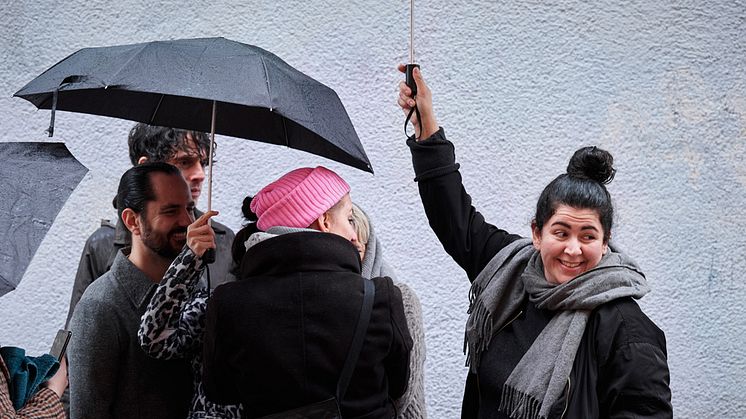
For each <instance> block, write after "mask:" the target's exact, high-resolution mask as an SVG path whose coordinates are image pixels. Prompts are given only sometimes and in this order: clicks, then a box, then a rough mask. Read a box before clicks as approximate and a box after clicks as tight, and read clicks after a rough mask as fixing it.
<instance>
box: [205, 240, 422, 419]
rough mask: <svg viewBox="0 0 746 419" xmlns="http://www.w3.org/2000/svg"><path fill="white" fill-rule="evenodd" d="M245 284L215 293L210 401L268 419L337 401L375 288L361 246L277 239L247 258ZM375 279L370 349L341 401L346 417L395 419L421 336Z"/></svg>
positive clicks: (385, 281)
mask: <svg viewBox="0 0 746 419" xmlns="http://www.w3.org/2000/svg"><path fill="white" fill-rule="evenodd" d="M240 278H241V280H240V281H237V282H234V283H231V284H226V285H223V286H221V287H220V288H218V289H217V290H215V293H214V295H213V297H212V300H211V302H210V306H209V308H208V324H207V330H208V333H207V336H206V339H205V365H206V367H205V372H206V375H205V385H206V389H207V394H208V397H211V398H216V399H218V400H221V399H223V400H222V401H224V402H226V403H228V402H236V401H240V402H241V403H243V404H244V406H247V412H249V414H250V415H251V416H252V417H258V416H263V415H267V414H270V413H275V412H279V411H284V410H288V409H291V408H295V407H298V406H302V405H306V404H310V403H313V402H317V401H321V400H325V399H327V398H329V397H332V396H334V394H335V391H336V386H337V380H338V379H339V375H340V371H341V370H342V366H343V364H344V362H345V358H346V356H347V351H348V349H349V347H350V344H351V342H352V338H353V335H354V331H355V326H356V324H357V319H358V316H359V313H360V306H361V304H362V299H363V287H364V281H366V279H364V278H363V277H362V276H361V275H360V261H359V257H358V254H357V252H356V250H355V248H354V247H353V246H352V245H351V244H350V243H349V242H348V241H346V240H344V239H343V238H341V237H339V236H336V235H333V234H324V233H317V232H299V233H291V234H285V235H281V236H277V237H275V238H272V239H269V240H265V241H263V242H261V243H259V244H257V245H255V246H253V247H252V248H251V249H249V251H247V253H246V256H245V258H244V263H243V264H242V266H241V276H240ZM374 282H375V285H376V294H375V299H374V306H373V312H372V315H371V319H370V323H369V326H368V328H367V333H366V335H365V341H364V344H363V349H362V351H361V353H360V357H359V360H358V363H357V366H356V368H355V370H354V373H353V375H352V378H351V380H350V385H349V387H348V390H347V392H346V395H345V397H344V398H343V400H342V401H341V403H340V408H341V410H342V413H343V415H344V417H345V418H348V417H349V418H358V417H361V418H362V417H370V418H379V417H393V416H394V415H395V412H394V407H393V404H392V402H391V399H394V398H397V397H400V396H401V395H402V394H403V393H404V390H405V389H406V383H407V371H408V362H409V350H410V348H411V338H410V337H409V332H408V331H407V328H406V319H405V317H404V312H403V308H402V303H401V293H400V292H399V290H398V289H397V288H396V287H395V286H394V285H393V283H392V281H391V279H390V278H375V279H374ZM217 371H219V372H217ZM207 372H217V373H216V374H211V373H210V374H207Z"/></svg>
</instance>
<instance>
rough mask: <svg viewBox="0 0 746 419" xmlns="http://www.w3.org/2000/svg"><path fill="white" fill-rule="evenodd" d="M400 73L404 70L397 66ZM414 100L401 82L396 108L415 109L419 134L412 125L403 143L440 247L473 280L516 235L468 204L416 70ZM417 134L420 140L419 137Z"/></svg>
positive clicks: (452, 153) (451, 153)
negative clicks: (409, 135) (412, 128)
mask: <svg viewBox="0 0 746 419" xmlns="http://www.w3.org/2000/svg"><path fill="white" fill-rule="evenodd" d="M399 70H400V71H401V70H403V66H400V67H399ZM414 79H415V82H416V83H417V97H416V99H412V97H411V90H410V89H409V87H407V85H406V84H405V83H404V82H401V83H400V84H399V100H398V103H399V106H400V107H401V108H402V110H403V111H404V112H405V113H407V114H408V113H409V109H411V107H412V106H414V105H415V103H416V105H417V107H418V109H419V111H420V117H421V120H422V133H420V132H419V127H418V124H417V123H416V121H413V125H415V136H414V137H411V138H409V140H407V145H408V146H409V148H410V150H411V152H412V163H413V166H414V170H415V175H416V177H415V181H417V182H418V186H419V191H420V198H421V199H422V204H423V206H424V208H425V214H426V215H427V218H428V221H429V223H430V227H431V228H432V229H433V231H434V232H435V235H436V236H437V237H438V240H440V242H441V244H442V245H443V248H444V249H445V250H446V252H448V254H449V255H451V257H452V258H453V259H454V260H455V261H456V263H458V264H459V266H461V267H462V268H463V269H464V270H465V271H466V274H467V275H468V277H469V280H471V281H473V280H474V279H475V278H476V276H477V275H478V274H479V272H481V271H482V269H483V268H484V266H485V265H486V264H487V263H488V262H489V261H490V259H492V257H493V256H494V255H495V254H496V253H497V252H499V251H500V249H502V248H503V247H505V246H507V245H508V244H509V243H511V242H513V241H514V240H517V239H518V238H520V236H517V235H513V234H509V233H508V232H506V231H505V230H501V229H499V228H497V227H495V226H494V225H492V224H489V223H487V222H486V221H485V219H484V217H483V216H482V214H480V213H479V212H478V211H477V210H476V209H475V208H474V207H473V206H472V203H471V196H469V194H468V193H466V189H465V188H464V186H463V182H462V179H461V174H460V173H459V171H458V169H459V165H458V164H457V163H456V154H455V150H454V146H453V144H452V143H451V142H450V141H448V140H447V139H446V138H445V132H444V131H443V129H442V128H438V123H437V121H436V119H435V115H434V112H433V106H432V95H431V92H430V89H429V88H428V87H427V84H426V83H425V81H424V79H423V78H422V74H421V73H420V71H419V69H415V70H414ZM420 134H421V135H420Z"/></svg>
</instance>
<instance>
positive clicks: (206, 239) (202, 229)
mask: <svg viewBox="0 0 746 419" xmlns="http://www.w3.org/2000/svg"><path fill="white" fill-rule="evenodd" d="M216 215H218V212H217V211H207V212H206V213H204V214H202V216H201V217H199V218H197V219H196V220H194V222H193V223H192V224H190V225H189V227H187V246H189V248H190V249H192V252H194V254H195V255H197V256H199V257H202V255H204V254H205V252H206V251H207V249H214V248H215V247H216V246H215V232H214V231H213V230H212V227H210V224H209V222H208V221H209V220H210V218H212V217H214V216H216Z"/></svg>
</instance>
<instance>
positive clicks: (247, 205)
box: [241, 195, 258, 223]
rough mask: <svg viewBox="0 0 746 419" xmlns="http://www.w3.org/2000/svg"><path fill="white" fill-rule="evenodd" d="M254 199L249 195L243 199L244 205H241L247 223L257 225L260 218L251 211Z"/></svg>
mask: <svg viewBox="0 0 746 419" xmlns="http://www.w3.org/2000/svg"><path fill="white" fill-rule="evenodd" d="M252 199H254V197H253V196H251V195H247V196H246V198H244V199H243V204H242V205H241V213H243V218H245V219H246V221H250V222H252V223H255V222H256V220H257V219H258V217H257V216H256V214H254V212H253V211H252V210H251V200H252Z"/></svg>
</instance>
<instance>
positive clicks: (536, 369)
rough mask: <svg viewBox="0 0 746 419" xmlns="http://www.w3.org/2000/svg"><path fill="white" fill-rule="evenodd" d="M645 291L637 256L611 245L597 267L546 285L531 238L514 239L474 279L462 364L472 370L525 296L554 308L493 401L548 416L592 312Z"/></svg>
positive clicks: (528, 416) (513, 412)
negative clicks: (497, 397)
mask: <svg viewBox="0 0 746 419" xmlns="http://www.w3.org/2000/svg"><path fill="white" fill-rule="evenodd" d="M649 291H650V289H649V287H648V285H647V282H646V280H645V276H644V274H643V273H642V271H641V270H640V269H639V268H638V267H637V265H636V264H635V262H634V261H633V260H631V259H630V258H628V257H626V256H625V255H624V254H622V253H616V252H614V251H611V250H610V251H608V252H607V253H606V255H604V256H603V258H601V261H600V262H599V264H598V265H597V266H596V267H595V268H593V269H590V270H588V271H586V272H584V273H583V274H581V275H579V276H577V277H575V278H574V279H573V280H571V281H568V282H566V283H564V284H561V285H554V284H550V283H548V282H547V280H546V279H545V277H544V266H543V264H542V261H541V255H540V254H539V252H538V251H536V250H535V249H534V247H533V245H532V242H531V240H530V239H521V240H517V241H515V242H513V243H511V244H510V245H508V246H507V247H505V248H503V249H502V250H501V251H500V252H498V253H497V255H495V257H493V258H492V260H491V261H490V262H489V263H488V264H487V266H486V267H485V268H484V269H483V270H482V272H480V273H479V275H478V276H477V278H476V279H475V280H474V283H473V284H472V287H471V290H470V295H469V300H470V306H469V311H468V313H469V318H468V320H467V322H466V342H465V346H468V359H467V364H468V365H470V367H471V369H472V371H474V372H476V370H477V368H478V366H479V361H480V357H481V355H482V353H483V352H484V351H485V350H487V349H488V348H489V345H490V341H491V339H492V337H493V335H494V332H496V331H499V330H500V328H502V327H504V326H505V325H506V324H507V323H508V322H509V320H510V319H511V317H512V316H515V313H516V311H518V310H519V309H520V305H521V301H523V298H524V295H525V294H528V297H529V300H530V301H531V302H532V303H533V304H535V305H536V307H538V308H539V309H544V310H551V311H555V312H556V314H555V315H554V317H553V318H552V320H550V321H549V323H548V324H547V325H546V326H545V327H544V329H543V330H542V331H541V333H540V334H539V336H538V337H537V338H536V340H535V341H534V343H533V344H532V345H531V347H530V348H529V349H528V351H526V353H525V354H524V355H523V358H521V360H520V361H519V362H518V364H517V365H516V366H515V368H514V369H513V372H512V373H511V374H510V376H509V377H508V380H507V381H506V382H505V385H504V386H503V389H502V398H501V400H500V407H499V409H500V410H501V411H503V412H505V413H506V414H507V415H508V416H510V417H511V418H516V419H540V418H542V419H543V418H546V417H547V414H548V412H549V410H550V409H551V407H552V405H553V404H554V403H555V402H556V401H557V399H558V398H559V396H560V395H561V394H562V391H563V389H564V387H565V383H566V382H567V378H568V377H569V376H570V372H571V370H572V366H573V362H574V360H575V353H576V352H577V350H578V346H579V344H580V340H581V339H582V337H583V333H584V332H585V325H586V322H587V321H588V317H589V315H590V313H591V311H592V310H593V309H594V308H596V307H598V306H600V305H601V304H604V303H607V302H609V301H612V300H615V299H618V298H624V297H634V298H640V297H642V296H643V295H645V294H647V293H648V292H649ZM465 349H466V348H465Z"/></svg>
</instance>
